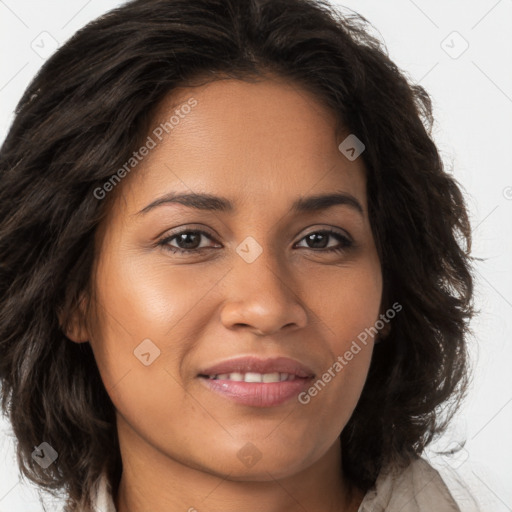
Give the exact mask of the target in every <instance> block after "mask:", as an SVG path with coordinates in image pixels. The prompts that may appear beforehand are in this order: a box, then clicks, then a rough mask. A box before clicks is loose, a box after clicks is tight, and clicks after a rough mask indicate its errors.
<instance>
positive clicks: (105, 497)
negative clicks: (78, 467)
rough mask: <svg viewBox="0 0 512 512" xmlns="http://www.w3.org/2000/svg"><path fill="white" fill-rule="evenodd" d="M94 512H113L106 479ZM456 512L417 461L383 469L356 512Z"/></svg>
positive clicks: (434, 475)
mask: <svg viewBox="0 0 512 512" xmlns="http://www.w3.org/2000/svg"><path fill="white" fill-rule="evenodd" d="M93 503H94V505H95V509H94V512H116V508H115V506H114V501H113V499H112V494H111V489H110V486H109V483H108V479H107V478H106V476H105V475H103V476H102V477H101V478H100V479H99V481H98V483H97V485H96V488H95V490H94V492H93ZM433 510H435V512H460V508H459V507H458V505H457V503H456V502H455V500H454V499H453V497H452V495H451V494H450V491H449V490H448V487H447V486H446V484H445V483H444V481H443V479H442V477H441V475H440V474H439V472H438V471H437V470H436V469H434V468H433V467H432V466H431V465H430V464H429V463H428V462H427V461H426V460H424V459H417V460H415V461H414V462H412V463H411V464H410V465H409V466H407V467H406V468H405V469H402V470H396V469H392V468H386V469H384V470H382V471H381V472H380V474H379V476H378V477H377V480H376V482H375V485H374V486H373V487H372V488H371V489H370V490H369V491H368V492H367V493H366V495H365V497H364V498H363V501H362V502H361V505H360V506H359V509H358V512H398V511H400V512H432V511H433Z"/></svg>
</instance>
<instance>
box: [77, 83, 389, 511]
mask: <svg viewBox="0 0 512 512" xmlns="http://www.w3.org/2000/svg"><path fill="white" fill-rule="evenodd" d="M191 97H193V98H195V99H196V100H197V102H198V103H197V105H196V106H195V107H194V108H193V109H191V112H190V113H189V114H188V115H186V116H184V117H183V118H182V119H180V122H179V124H178V125H177V126H175V128H174V129H173V130H172V132H171V134H170V135H168V136H167V137H166V138H165V139H164V140H163V141H162V142H160V143H159V144H158V145H157V146H156V147H155V148H154V149H152V150H151V151H150V153H149V154H148V155H147V156H146V157H145V158H144V159H143V160H142V161H141V162H140V163H139V164H138V166H137V168H136V169H137V170H136V171H135V170H134V171H133V172H132V173H131V174H130V175H129V176H127V177H126V178H125V179H124V180H123V182H122V183H121V184H119V185H118V186H117V187H118V188H117V190H116V196H115V201H114V202H113V203H112V205H113V206H112V208H111V210H110V213H109V216H108V217H107V218H106V219H105V221H104V222H103V224H102V225H101V226H100V228H99V229H98V231H97V233H96V235H97V238H96V243H97V259H96V262H95V268H94V283H95V286H96V296H95V297H94V298H92V297H86V299H87V300H88V301H93V305H94V306H95V309H96V312H97V315H98V317H97V322H96V323H95V325H94V328H86V327H82V328H78V327H75V328H74V329H72V330H71V331H70V332H69V333H68V335H69V337H70V338H71V339H72V340H73V341H75V342H86V341H88V342H90V343H91V345H92V348H93V351H94V354H95V358H96V361H97V364H98V367H99V370H100V373H101V376H102V379H103V382H104V383H105V386H106V389H107V391H108V393H109V395H110V397H111V399H112V401H113V403H114V405H115V407H116V410H117V429H118V433H119V439H120V447H121V455H122V460H123V475H122V479H121V483H120V486H119V490H118V492H117V493H116V494H115V502H116V506H117V509H118V510H119V512H142V511H147V510H151V511H153V512H160V511H162V512H163V511H166V512H168V511H169V510H172V511H186V510H197V511H198V512H201V511H203V510H204V511H206V510H208V511H210V512H221V511H222V512H235V511H237V512H238V511H240V510H247V507H248V503H249V504H250V509H251V510H253V511H256V510H258V511H259V510H261V511H266V512H282V511H284V510H286V511H292V512H295V511H304V510H308V511H322V512H325V511H331V510H332V511H334V510H336V511H341V510H343V511H349V510H357V508H358V506H359V504H360V502H361V500H362V498H363V493H362V492H361V491H360V490H358V489H356V488H354V487H353V486H351V485H350V484H349V483H348V481H347V480H346V478H345V477H344V475H343V473H342V470H341V457H342V454H341V449H340V442H339V435H340V432H341V431H342V429H343V427H344V426H345V425H346V423H347V421H348V420H349V418H350V416H351V414H352V412H353V410H354V408H355V406H356V403H357V401H358V399H359V396H360V394H361V391H362V387H363V385H364V382H365V379H366V377H367V372H368V368H369V364H370V358H371V353H372V349H373V342H374V340H373V339H372V338H369V343H368V344H367V345H366V346H362V350H361V351H360V352H359V353H358V354H357V355H355V356H354V358H353V359H352V360H351V361H350V362H349V363H348V364H347V365H346V366H345V367H344V368H343V370H342V371H341V372H339V373H338V374H336V377H334V378H333V379H332V380H331V382H329V383H328V384H327V386H325V388H324V389H323V390H322V391H321V392H319V393H318V395H317V396H315V397H314V398H312V399H311V401H310V402H309V403H308V404H307V405H303V404H301V403H299V402H298V401H297V399H296V398H292V399H291V400H289V401H288V402H286V403H285V404H282V405H280V406H276V407H268V408H258V407H250V406H244V405H239V404H236V403H233V402H232V401H230V400H228V399H226V398H225V397H223V396H220V395H217V394H215V393H213V392H212V391H210V390H209V389H207V388H206V386H204V384H203V383H202V382H201V381H200V379H199V378H198V377H197V374H198V372H199V370H200V369H201V368H204V367H206V366H210V365H212V364H214V363H217V362H220V361H222V360H225V359H228V358H232V357H235V356H239V355H256V356H259V357H276V356H282V355H284V356H288V357H291V358H295V359H298V360H299V361H301V362H302V363H303V364H306V365H307V366H309V367H310V368H311V369H313V371H314V372H315V374H316V375H317V376H319V375H321V374H322V373H323V372H325V371H326V370H327V369H328V368H330V367H332V365H333V363H334V362H335V361H336V358H337V357H338V356H339V355H342V354H344V353H345V352H346V351H347V350H348V349H349V348H350V346H351V343H352V342H353V340H355V339H356V338H357V335H358V334H359V333H361V332H362V331H364V329H365V328H367V327H369V326H373V325H374V324H375V322H376V321H377V320H378V318H379V314H380V313H381V312H382V310H381V298H382V273H381V266H380V262H379V258H378V254H377V251H376V247H375V243H374V239H373V235H372V231H371V227H370V223H369V219H368V213H367V211H368V209H367V199H366V178H365V169H364V164H363V162H362V158H357V159H356V160H354V161H349V160H348V159H347V158H346V157H345V156H344V155H343V154H342V153H341V152H340V151H339V150H338V145H339V144H340V142H342V140H343V139H344V138H345V137H346V136H347V135H348V133H343V134H342V133H338V132H337V130H336V122H335V118H334V117H333V114H332V113H331V112H330V111H329V110H327V109H326V108H324V107H323V105H321V104H320V103H319V102H317V100H316V99H315V97H314V96H313V95H311V94H310V93H308V92H306V91H304V90H301V89H298V88H297V87H295V86H292V85H290V84H289V83H287V82H285V81H283V80H281V79H279V78H276V77H266V78H265V79H264V80H262V81H260V82H258V83H248V82H244V81H238V80H234V79H226V80H219V81H215V82H211V83H209V84H207V85H202V86H199V87H194V88H180V89H176V90H174V91H173V92H172V94H170V95H169V96H168V97H167V98H166V100H165V101H164V102H163V103H162V104H161V105H160V108H159V110H158V112H157V115H156V117H155V120H154V121H155V122H154V124H153V126H155V127H156V126H157V125H158V124H159V123H160V122H162V121H165V120H168V119H169V117H170V116H171V115H172V114H173V112H174V110H175V109H176V108H177V107H176V106H177V105H180V104H182V103H184V102H186V101H187V99H189V98H191ZM334 191H341V192H344V193H347V194H351V195H352V196H353V197H355V198H356V199H357V201H359V203H360V204H361V206H362V210H363V211H362V213H360V212H358V211H357V210H356V209H355V208H352V207H350V206H348V205H335V206H331V207H329V208H327V209H323V210H317V211H312V212H306V213H294V212H292V210H291V204H292V202H293V201H295V200H296V199H298V198H299V197H303V196H310V195H316V194H328V193H332V192H334ZM168 192H178V193H181V192H188V193H190V192H196V193H199V192H201V193H208V194H213V195H216V196H222V197H225V198H228V199H229V200H230V201H232V202H233V204H234V207H235V209H234V211H233V212H227V211H215V212H212V211H203V210H198V209H194V208H191V207H187V206H184V205H181V204H176V203H174V204H171V203H167V204H165V205H161V206H159V207H156V208H154V209H152V210H150V211H148V212H146V213H145V214H139V215H137V212H139V211H140V210H142V209H143V208H144V207H146V206H147V205H148V204H149V203H151V202H152V201H154V200H155V199H157V198H159V197H160V196H162V195H164V194H166V193H168ZM184 228H186V229H189V230H193V229H203V230H205V231H206V232H207V233H208V234H209V236H211V238H209V237H205V236H201V237H199V236H198V239H197V243H196V246H201V247H206V249H204V251H203V252H201V253H197V252H196V253H193V252H189V254H188V255H183V254H173V253H172V252H170V251H169V250H166V249H165V247H164V246H157V245H156V244H157V242H158V240H162V239H164V238H168V237H170V236H172V235H173V234H176V232H177V231H184V230H185V229H184ZM329 228H331V229H333V230H334V231H336V232H337V233H340V234H341V235H344V236H348V237H350V240H352V242H353V246H352V247H348V248H345V249H344V250H343V251H342V252H339V253H335V252H334V253H333V252H331V253H329V252H326V249H327V248H330V247H339V246H342V247H343V244H342V243H340V241H339V240H338V239H337V238H335V237H333V236H330V237H328V238H327V240H326V241H325V243H324V245H325V247H326V248H322V247H323V246H322V245H321V244H320V245H317V246H316V247H320V248H315V246H314V245H313V244H311V243H309V244H308V242H307V239H306V238H305V237H306V235H309V234H312V233H317V232H318V231H321V230H322V229H329ZM248 236H251V237H252V238H254V240H256V241H257V243H258V244H259V246H260V247H261V249H262V253H261V254H260V255H259V257H258V258H257V259H256V260H255V261H253V262H252V263H248V262H247V261H246V260H244V259H243V258H242V257H241V256H240V255H239V254H238V253H237V252H236V248H237V246H239V245H240V243H241V242H242V241H243V240H244V239H245V238H246V237H248ZM168 245H171V246H173V247H182V248H183V247H184V245H183V243H182V244H181V245H179V238H178V237H176V238H174V240H173V241H169V242H168ZM185 247H186V245H185ZM75 325H78V323H77V324H75ZM146 338H149V339H151V340H152V342H153V343H154V344H155V345H156V346H157V347H158V349H159V350H160V351H161V352H160V356H159V357H158V358H156V359H155V360H154V362H152V363H151V364H150V365H149V366H145V365H144V364H142V363H141V362H140V361H139V360H138V359H137V358H136V357H135V356H134V350H135V349H136V347H137V346H138V345H139V344H140V343H141V341H142V340H144V339H146ZM247 443H252V445H254V446H252V445H247ZM243 447H245V450H249V451H250V453H252V454H256V455H257V456H259V457H260V459H259V460H258V461H257V463H255V464H254V465H251V466H250V467H249V466H248V465H246V464H244V463H243V462H242V461H241V459H240V458H239V457H238V456H237V454H238V453H239V451H240V450H241V449H242V448H243ZM242 453H243V452H242Z"/></svg>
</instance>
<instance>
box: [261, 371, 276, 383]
mask: <svg viewBox="0 0 512 512" xmlns="http://www.w3.org/2000/svg"><path fill="white" fill-rule="evenodd" d="M279 378H280V377H279V373H264V374H263V375H262V376H261V380H262V382H279Z"/></svg>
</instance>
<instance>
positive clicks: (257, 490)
mask: <svg viewBox="0 0 512 512" xmlns="http://www.w3.org/2000/svg"><path fill="white" fill-rule="evenodd" d="M118 430H119V441H120V448H121V457H122V460H123V472H122V475H121V480H120V483H119V488H118V489H117V490H116V492H115V496H114V501H115V505H116V510H117V511H118V512H142V511H147V510H151V511H152V512H164V511H165V512H169V511H180V512H181V511H183V512H185V511H188V512H202V511H205V510H208V511H209V512H239V511H240V510H246V509H247V508H248V504H255V503H257V504H258V509H259V510H265V511H267V512H283V511H286V512H304V510H308V511H311V512H317V511H318V512H320V511H322V512H335V511H336V512H355V511H357V509H358V506H359V504H360V502H361V500H362V498H363V493H362V492H361V491H360V490H359V489H357V488H355V487H354V486H351V485H350V484H349V483H348V482H347V480H346V479H345V478H344V475H343V471H342V468H341V448H340V443H339V439H338V440H337V441H336V442H335V443H334V444H333V445H332V446H331V447H330V448H329V450H328V451H327V452H326V453H325V454H324V456H322V457H321V458H320V459H318V460H317V461H315V462H313V463H312V464H311V465H310V466H308V467H307V468H306V469H303V470H301V471H298V472H296V473H293V474H292V473H291V472H290V474H288V475H287V476H284V477H280V478H274V477H273V476H272V475H271V474H270V473H268V472H267V476H266V477H261V476H260V477H258V478H257V479H256V478H255V479H254V480H250V481H249V480H248V479H247V477H244V480H237V479H236V477H235V476H234V475H233V474H232V473H231V474H217V473H214V472H212V471H209V470H208V468H199V467H198V468H194V467H191V465H187V464H186V463H183V462H180V461H178V460H175V459H173V458H172V457H170V456H169V455H167V454H163V453H162V452H161V451H159V450H158V449H156V448H155V447H154V446H152V445H150V444H148V443H146V442H145V441H144V440H143V439H142V438H141V437H140V436H138V435H137V434H136V433H135V432H134V431H133V430H132V429H130V427H129V426H128V425H126V424H124V425H123V424H122V422H119V421H118ZM128 448H129V449H128ZM249 508H251V507H250V506H249Z"/></svg>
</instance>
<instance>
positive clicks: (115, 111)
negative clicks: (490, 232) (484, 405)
mask: <svg viewBox="0 0 512 512" xmlns="http://www.w3.org/2000/svg"><path fill="white" fill-rule="evenodd" d="M431 124H432V113H431V104H430V99H429V96H428V95H427V93H426V92H425V91H424V90H423V89H422V88H421V87H419V86H413V85H410V84H409V83H408V82H407V80H406V79H405V77H404V76H403V75H402V74H401V73H400V71H399V70H398V69H397V68H396V66H395V65H394V64H393V63H392V62H391V61H390V60H389V58H388V57H387V56H386V53H385V50H384V49H383V48H382V47H381V45H380V43H379V42H378V41H376V40H375V39H373V38H372V37H371V36H370V35H368V33H367V32H366V28H365V23H364V19H362V18H361V17H357V16H353V17H343V16H342V15H341V14H339V13H338V12H336V11H335V10H334V9H333V8H332V7H330V6H329V4H327V3H325V2H318V1H313V0H272V1H265V0H195V1H194V2H189V1H184V0H144V1H142V0H137V1H133V2H129V3H127V4H126V5H124V6H123V7H120V8H119V9H116V10H114V11H112V12H110V13H108V14H107V15H105V16H103V17H101V18H99V19H98V20H96V21H94V22H93V23H91V24H89V25H88V26H86V27H85V28H84V29H82V30H80V31H79V32H78V33H77V34H76V35H75V36H74V37H73V38H72V39H71V40H69V41H68V42H67V43H66V44H65V45H64V46H63V47H61V48H60V49H59V50H58V51H57V52H56V54H55V55H54V56H53V57H52V58H50V59H49V60H48V61H47V62H46V63H45V65H44V66H43V68H42V70H41V71H40V73H39V74H38V75H37V76H36V78H35V79H34V80H33V82H32V83H31V84H30V86H29V87H28V89H27V91H26V92H25V94H24V96H23V97H22V99H21V101H20V103H19V105H18V108H17V112H16V118H15V120H14V123H13V125H12V127H11V130H10V132H9V134H8V136H7V139H6V141H5V143H4V145H3V146H2V148H1V153H0V173H1V184H0V209H1V213H0V219H1V220H0V261H1V265H0V311H1V313H0V347H1V350H2V360H1V363H0V377H1V379H2V406H3V409H4V411H6V412H8V414H9V418H10V421H11V422H12V425H13V429H14V433H15V435H16V437H17V440H18V454H19V461H20V468H21V470H22V471H23V473H24V474H25V475H27V476H28V477H29V478H31V479H32V480H33V481H34V482H36V483H37V484H38V485H39V486H41V487H42V488H45V489H49V490H52V489H54V490H58V489H62V490H64V491H65V492H66V495H67V509H68V510H73V511H74V510H91V509H92V510H95V509H96V510H101V511H103V512H105V511H118V512H137V511H142V510H151V511H154V512H158V511H161V510H162V511H163V510H166V511H168V510H189V511H192V510H198V511H201V510H210V511H220V510H222V511H224V512H229V511H235V510H237V511H238V510H246V509H253V508H256V509H258V510H265V511H281V510H287V511H295V510H297V511H298V510H309V511H316V510H318V511H320V510H322V511H331V510H332V511H334V510H336V511H356V510H358V511H360V512H369V511H373V512H376V511H391V510H393V511H394V510H402V511H403V512H406V511H408V512H412V511H426V510H432V509H435V510H436V511H438V512H439V511H452V510H459V509H458V507H457V504H456V503H455V501H454V499H453V497H452V496H451V495H450V493H449V491H448V489H447V488H446V486H445V484H444V483H443V481H442V479H441V477H440V476H439V474H438V473H437V472H436V471H435V470H434V469H433V468H432V467H431V466H430V465H429V464H428V463H427V462H426V461H425V460H424V459H422V458H421V454H422V453H423V450H424V448H425V447H426V446H427V445H428V443H429V442H430V441H431V440H432V439H433V437H434V436H435V435H437V434H439V433H440V432H442V431H443V429H444V428H445V426H446V424H447V422H448V421H449V419H450V417H451V415H452V414H453V412H454V411H455V409H456V407H457V405H458V403H459V402H460V400H461V398H462V396H463V394H464V391H465V387H466V382H467V371H468V370H467V357H466V337H467V332H468V322H469V320H470V319H471V316H472V314H473V309H472V279H471V273H470V261H471V260H470V255H469V250H470V241H471V238H470V226H469V222H468V217H467V213H466V208H465V204H464V199H463V196H462V194H461V191H460V188H459V186H458V185H457V183H456V182H455V180H454V179H453V178H452V177H451V176H450V175H449V174H447V173H446V172H445V171H444V169H443V165H442V162H441V159H440V157H439V154H438V151H437V149H436V147H435V145H434V143H433V141H432V138H431V136H430V126H431ZM254 503H257V505H256V506H255V505H254ZM94 507H96V508H94Z"/></svg>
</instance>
